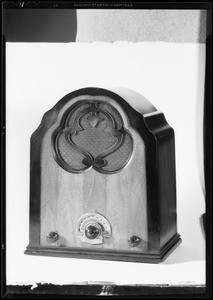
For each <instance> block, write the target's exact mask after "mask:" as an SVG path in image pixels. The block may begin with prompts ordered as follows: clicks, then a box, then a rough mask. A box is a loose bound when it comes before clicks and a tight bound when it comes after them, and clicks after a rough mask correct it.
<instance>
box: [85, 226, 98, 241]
mask: <svg viewBox="0 0 213 300" xmlns="http://www.w3.org/2000/svg"><path fill="white" fill-rule="evenodd" d="M100 234H101V227H100V225H99V224H97V223H93V224H89V225H87V226H86V228H85V235H86V237H87V238H88V239H90V240H93V239H95V238H97V237H98V236H99V235H100Z"/></svg>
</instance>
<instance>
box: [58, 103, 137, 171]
mask: <svg viewBox="0 0 213 300" xmlns="http://www.w3.org/2000/svg"><path fill="white" fill-rule="evenodd" d="M61 128H62V129H61ZM53 138H54V151H55V153H56V155H55V158H56V161H57V162H58V163H59V165H60V166H61V167H62V168H64V169H65V170H67V171H68V172H75V173H76V172H77V173H78V172H82V171H85V170H86V169H88V168H90V167H93V168H94V169H95V170H96V171H98V172H102V173H114V172H117V171H119V170H121V169H122V168H123V167H124V166H125V165H126V164H127V162H128V160H129V159H130V156H131V154H132V150H133V142H132V137H131V135H130V133H129V132H128V131H127V130H125V128H124V126H123V120H122V118H121V115H120V114H119V112H118V111H117V110H116V109H115V108H114V107H113V106H112V105H110V104H108V103H105V102H99V101H86V100H85V101H79V102H77V104H76V105H74V106H73V107H71V108H70V110H69V112H68V114H67V117H66V118H65V120H64V123H63V124H62V126H60V130H59V129H57V130H56V132H55V133H54V134H53Z"/></svg>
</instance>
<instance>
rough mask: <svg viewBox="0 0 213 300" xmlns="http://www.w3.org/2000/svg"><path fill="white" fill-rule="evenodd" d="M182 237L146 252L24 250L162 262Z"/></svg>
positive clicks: (59, 248) (58, 249)
mask: <svg viewBox="0 0 213 300" xmlns="http://www.w3.org/2000/svg"><path fill="white" fill-rule="evenodd" d="M181 241H182V240H181V238H180V235H179V234H176V235H175V236H174V237H172V238H171V239H170V240H169V241H168V242H167V243H166V244H165V245H164V246H163V247H162V248H161V249H160V251H159V252H153V253H152V252H146V253H145V252H144V253H138V252H137V253H136V252H135V253H132V252H131V253H130V252H127V251H125V252H121V251H120V252H118V251H112V250H108V251H106V250H105V251H104V252H103V251H101V250H94V249H93V250H88V249H81V248H68V247H54V246H52V247H42V246H31V245H29V246H28V247H27V250H26V251H25V252H24V253H25V254H29V255H42V256H53V257H71V258H80V259H98V260H111V261H126V262H138V263H160V262H163V261H164V260H165V259H166V258H167V257H168V256H169V255H170V254H171V253H172V252H173V251H174V250H175V249H176V248H177V247H178V246H179V245H180V244H181Z"/></svg>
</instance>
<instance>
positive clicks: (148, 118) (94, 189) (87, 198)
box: [25, 88, 181, 263]
mask: <svg viewBox="0 0 213 300" xmlns="http://www.w3.org/2000/svg"><path fill="white" fill-rule="evenodd" d="M180 242H181V239H180V235H179V234H178V233H177V218H176V179H175V145H174V131H173V129H172V128H171V127H170V126H169V125H168V123H167V122H166V120H165V117H164V115H163V113H161V112H159V111H157V109H156V108H155V107H154V106H153V105H152V104H151V103H150V102H149V101H148V100H146V99H145V98H144V97H143V96H142V95H140V94H138V93H137V92H134V91H132V90H129V89H124V88H123V89H111V90H106V89H102V88H83V89H80V90H76V91H74V92H71V93H70V94H68V95H66V96H65V97H64V98H62V99H61V100H60V101H59V102H58V103H57V104H56V105H55V106H54V107H53V108H52V109H51V110H49V111H48V112H46V113H45V115H44V117H43V119H42V121H41V124H40V126H39V127H38V129H37V130H36V131H35V132H34V133H33V135H32V137H31V154H30V242H29V245H28V246H27V249H26V251H25V254H33V255H48V256H62V257H75V258H90V259H107V260H122V261H133V262H150V263H158V262H161V261H162V260H164V259H165V258H166V257H167V256H168V255H169V254H170V253H171V252H172V251H173V250H174V249H175V248H176V247H177V246H178V245H179V244H180Z"/></svg>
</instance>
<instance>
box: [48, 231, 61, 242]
mask: <svg viewBox="0 0 213 300" xmlns="http://www.w3.org/2000/svg"><path fill="white" fill-rule="evenodd" d="M58 239H59V234H58V233H57V232H54V231H51V232H50V233H49V234H48V235H47V241H48V242H49V243H55V242H56V241H57V240H58Z"/></svg>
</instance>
